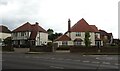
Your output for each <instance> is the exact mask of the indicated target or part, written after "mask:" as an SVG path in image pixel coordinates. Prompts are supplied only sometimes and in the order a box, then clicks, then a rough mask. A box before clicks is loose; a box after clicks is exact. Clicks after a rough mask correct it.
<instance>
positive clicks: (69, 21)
mask: <svg viewBox="0 0 120 71" xmlns="http://www.w3.org/2000/svg"><path fill="white" fill-rule="evenodd" d="M70 27H71V20H70V19H68V32H70Z"/></svg>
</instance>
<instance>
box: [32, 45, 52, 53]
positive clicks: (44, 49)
mask: <svg viewBox="0 0 120 71" xmlns="http://www.w3.org/2000/svg"><path fill="white" fill-rule="evenodd" d="M52 51H53V49H52V47H48V46H37V47H30V52H52Z"/></svg>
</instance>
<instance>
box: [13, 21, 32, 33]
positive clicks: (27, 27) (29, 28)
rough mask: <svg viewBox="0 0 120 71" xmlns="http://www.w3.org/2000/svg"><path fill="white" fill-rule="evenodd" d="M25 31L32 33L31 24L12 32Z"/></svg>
mask: <svg viewBox="0 0 120 71" xmlns="http://www.w3.org/2000/svg"><path fill="white" fill-rule="evenodd" d="M24 31H31V24H30V23H29V22H27V23H25V24H23V25H22V26H20V27H18V28H16V29H15V30H13V31H12V32H24Z"/></svg>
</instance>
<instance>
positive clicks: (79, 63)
mask: <svg viewBox="0 0 120 71" xmlns="http://www.w3.org/2000/svg"><path fill="white" fill-rule="evenodd" d="M2 56H3V58H2V62H3V64H2V68H3V69H95V70H99V69H118V67H119V64H118V55H81V54H79V53H66V52H54V53H50V52H46V53H39V54H34V53H33V54H24V53H3V55H2Z"/></svg>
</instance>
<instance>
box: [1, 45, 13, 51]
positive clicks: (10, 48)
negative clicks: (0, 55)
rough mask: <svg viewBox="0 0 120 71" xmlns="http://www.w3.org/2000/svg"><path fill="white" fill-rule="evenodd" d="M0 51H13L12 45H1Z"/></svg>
mask: <svg viewBox="0 0 120 71" xmlns="http://www.w3.org/2000/svg"><path fill="white" fill-rule="evenodd" d="M2 51H14V47H12V46H2Z"/></svg>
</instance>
